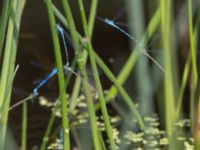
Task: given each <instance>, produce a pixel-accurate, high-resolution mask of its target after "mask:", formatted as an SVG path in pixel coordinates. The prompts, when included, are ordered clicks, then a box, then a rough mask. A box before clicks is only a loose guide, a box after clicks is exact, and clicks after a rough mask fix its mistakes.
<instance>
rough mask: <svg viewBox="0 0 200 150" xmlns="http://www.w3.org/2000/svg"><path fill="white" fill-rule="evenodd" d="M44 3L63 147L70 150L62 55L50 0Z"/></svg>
mask: <svg viewBox="0 0 200 150" xmlns="http://www.w3.org/2000/svg"><path fill="white" fill-rule="evenodd" d="M46 4H47V10H48V15H49V21H50V28H51V34H52V40H53V45H54V53H55V58H56V64H57V69H58V83H59V91H60V100H61V114H62V131H63V138H64V139H63V140H64V149H65V150H70V137H69V119H68V108H67V98H66V93H65V92H63V91H65V89H66V88H65V80H64V73H63V64H62V57H61V51H60V45H59V39H58V33H57V29H56V22H55V17H54V12H53V8H52V3H51V0H47V3H46Z"/></svg>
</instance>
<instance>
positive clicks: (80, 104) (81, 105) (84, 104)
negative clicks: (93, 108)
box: [78, 102, 87, 108]
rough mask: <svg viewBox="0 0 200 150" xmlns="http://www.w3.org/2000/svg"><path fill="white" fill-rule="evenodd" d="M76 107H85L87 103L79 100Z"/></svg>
mask: <svg viewBox="0 0 200 150" xmlns="http://www.w3.org/2000/svg"><path fill="white" fill-rule="evenodd" d="M78 107H80V108H86V107H87V104H86V103H85V102H80V103H78Z"/></svg>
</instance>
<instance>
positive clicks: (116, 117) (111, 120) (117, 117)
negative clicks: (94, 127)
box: [110, 116, 121, 123]
mask: <svg viewBox="0 0 200 150" xmlns="http://www.w3.org/2000/svg"><path fill="white" fill-rule="evenodd" d="M120 120H121V118H120V117H119V116H114V117H111V118H110V122H111V123H117V122H119V121H120Z"/></svg>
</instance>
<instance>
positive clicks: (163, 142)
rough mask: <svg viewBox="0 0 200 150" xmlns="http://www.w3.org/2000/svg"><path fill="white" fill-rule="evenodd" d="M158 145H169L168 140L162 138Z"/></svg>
mask: <svg viewBox="0 0 200 150" xmlns="http://www.w3.org/2000/svg"><path fill="white" fill-rule="evenodd" d="M159 143H160V145H168V144H169V140H168V138H166V137H163V138H161V139H160V142H159Z"/></svg>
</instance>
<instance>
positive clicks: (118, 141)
mask: <svg viewBox="0 0 200 150" xmlns="http://www.w3.org/2000/svg"><path fill="white" fill-rule="evenodd" d="M112 131H113V137H114V139H115V142H116V143H117V144H119V143H120V142H121V140H120V138H119V130H118V129H117V128H113V129H112Z"/></svg>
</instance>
